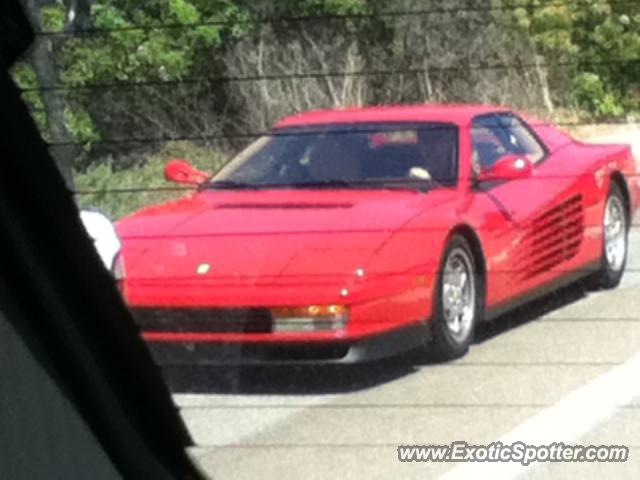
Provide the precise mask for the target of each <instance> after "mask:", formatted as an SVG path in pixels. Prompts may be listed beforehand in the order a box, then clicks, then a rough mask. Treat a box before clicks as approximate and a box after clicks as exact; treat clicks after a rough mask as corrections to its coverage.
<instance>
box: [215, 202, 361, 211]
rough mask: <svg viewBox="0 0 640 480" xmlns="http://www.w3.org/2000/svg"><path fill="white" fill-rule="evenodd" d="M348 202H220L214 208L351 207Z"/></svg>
mask: <svg viewBox="0 0 640 480" xmlns="http://www.w3.org/2000/svg"><path fill="white" fill-rule="evenodd" d="M351 207H353V205H352V204H350V203H220V204H218V205H217V206H216V208H222V209H239V210H256V209H262V210H304V209H309V210H318V209H334V208H351Z"/></svg>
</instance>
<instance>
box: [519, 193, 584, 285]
mask: <svg viewBox="0 0 640 480" xmlns="http://www.w3.org/2000/svg"><path fill="white" fill-rule="evenodd" d="M583 236H584V209H583V205H582V195H575V196H573V197H571V198H569V199H568V200H566V201H565V202H563V203H561V204H560V205H558V206H556V207H554V208H552V209H550V210H548V211H546V212H545V213H543V214H542V215H540V216H539V217H538V218H536V219H535V220H534V221H533V222H532V223H531V225H530V226H529V228H528V231H527V233H526V234H525V237H524V239H523V242H522V244H521V252H522V257H521V258H522V260H521V262H520V265H521V269H518V270H519V271H518V272H517V276H518V277H519V278H520V279H526V278H531V277H534V276H536V275H540V274H541V273H544V272H546V271H548V270H551V269H554V268H561V266H560V264H562V263H563V262H566V261H567V260H570V259H571V258H573V257H575V256H576V255H577V254H578V252H579V251H580V246H581V245H582V239H583Z"/></svg>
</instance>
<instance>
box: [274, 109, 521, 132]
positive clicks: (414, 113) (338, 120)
mask: <svg viewBox="0 0 640 480" xmlns="http://www.w3.org/2000/svg"><path fill="white" fill-rule="evenodd" d="M509 111H510V110H509V109H507V108H504V107H497V106H493V105H472V104H419V105H385V106H378V107H357V108H333V109H326V110H310V111H307V112H302V113H299V114H297V115H292V116H289V117H285V118H283V119H282V120H280V121H279V122H277V123H276V125H275V128H286V127H300V126H307V125H327V124H332V123H335V124H344V123H380V122H444V123H453V124H456V125H460V126H462V125H468V124H469V123H471V120H472V119H473V118H474V117H476V116H478V115H483V114H488V113H496V112H509Z"/></svg>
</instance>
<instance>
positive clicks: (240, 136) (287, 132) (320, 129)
mask: <svg viewBox="0 0 640 480" xmlns="http://www.w3.org/2000/svg"><path fill="white" fill-rule="evenodd" d="M425 106H426V105H425ZM374 108H375V107H374ZM487 113H490V112H487ZM372 123H375V124H380V125H382V126H383V127H385V128H386V127H389V126H391V127H395V126H396V125H397V126H398V128H401V127H402V126H403V125H404V126H407V125H408V124H410V125H412V126H414V127H415V128H416V129H418V130H425V131H426V130H429V131H431V130H437V129H440V128H442V129H451V128H453V126H452V125H448V124H443V125H442V126H439V125H433V123H438V121H437V120H424V121H421V120H406V121H400V122H399V121H393V122H391V121H388V122H385V121H384V120H380V121H375V122H374V121H372V122H363V123H362V125H363V127H362V128H358V123H352V124H350V126H351V127H352V128H347V127H344V126H343V125H340V123H339V120H337V121H336V124H338V125H339V128H335V125H333V126H332V125H330V124H327V125H308V126H306V125H301V127H308V128H304V129H303V130H298V129H297V127H295V128H294V129H288V128H283V129H282V130H279V129H275V130H269V131H257V132H245V133H231V134H212V135H173V136H166V137H140V138H112V139H101V140H95V141H92V142H77V141H69V142H50V143H48V146H49V147H51V148H58V147H73V146H76V147H81V146H85V145H86V143H90V144H91V145H92V146H95V145H120V144H128V143H166V142H185V141H194V142H210V141H215V140H249V139H252V138H259V137H263V136H265V135H271V136H292V135H300V136H302V135H320V134H330V135H353V134H365V133H376V132H379V131H380V127H378V126H375V127H372V126H370V125H371V124H372ZM419 123H424V124H425V125H424V126H420V125H418V126H417V127H416V126H415V124H419ZM429 123H431V125H429ZM527 124H528V125H529V126H531V127H541V126H556V127H563V128H570V127H573V128H575V127H596V126H598V127H602V126H638V127H640V123H638V122H634V121H631V122H630V121H628V120H616V121H608V122H594V121H593V120H585V121H573V122H552V121H548V122H544V121H541V122H539V123H538V122H533V123H532V122H529V123H527ZM367 125H369V127H366V126H367ZM332 127H333V128H332ZM354 127H355V128H354ZM328 128H331V130H328ZM342 128H344V129H342ZM614 143H616V142H614ZM596 144H597V143H596Z"/></svg>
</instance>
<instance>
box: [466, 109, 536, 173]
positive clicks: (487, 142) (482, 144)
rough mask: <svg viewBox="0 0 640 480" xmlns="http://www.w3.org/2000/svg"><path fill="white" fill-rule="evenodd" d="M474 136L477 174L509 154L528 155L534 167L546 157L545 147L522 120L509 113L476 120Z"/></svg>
mask: <svg viewBox="0 0 640 480" xmlns="http://www.w3.org/2000/svg"><path fill="white" fill-rule="evenodd" d="M471 136H472V141H473V169H474V172H475V173H478V172H480V171H481V170H483V169H486V168H488V167H490V166H492V165H493V164H494V163H495V162H496V161H497V160H498V159H499V158H500V157H502V156H503V155H506V154H516V155H526V156H528V157H529V159H530V160H531V162H533V163H534V164H535V163H538V162H540V161H541V160H542V159H544V157H545V149H544V148H543V146H542V145H540V143H539V142H538V141H537V140H536V138H535V137H534V136H533V134H532V133H531V132H530V131H529V129H528V128H527V126H526V125H525V124H524V123H523V122H522V120H520V119H519V118H518V117H516V116H515V115H513V114H510V113H505V114H492V115H483V116H481V117H478V118H476V119H475V120H474V122H473V125H472V128H471Z"/></svg>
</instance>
